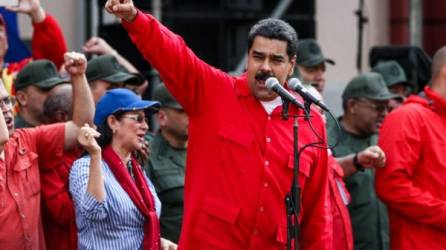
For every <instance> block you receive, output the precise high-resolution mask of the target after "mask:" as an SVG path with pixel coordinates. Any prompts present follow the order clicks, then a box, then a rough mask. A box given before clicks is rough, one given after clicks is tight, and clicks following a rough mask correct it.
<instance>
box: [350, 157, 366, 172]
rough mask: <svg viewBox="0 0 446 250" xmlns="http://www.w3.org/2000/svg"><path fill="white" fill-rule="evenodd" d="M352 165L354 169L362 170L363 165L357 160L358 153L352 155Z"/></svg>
mask: <svg viewBox="0 0 446 250" xmlns="http://www.w3.org/2000/svg"><path fill="white" fill-rule="evenodd" d="M353 166H355V168H356V170H358V171H361V172H364V166H362V165H361V163H359V160H358V153H355V156H353Z"/></svg>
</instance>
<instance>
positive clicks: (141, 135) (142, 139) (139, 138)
mask: <svg viewBox="0 0 446 250" xmlns="http://www.w3.org/2000/svg"><path fill="white" fill-rule="evenodd" d="M144 136H145V134H139V135H138V142H139V143H144V141H145V139H144Z"/></svg>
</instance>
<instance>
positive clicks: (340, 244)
mask: <svg viewBox="0 0 446 250" xmlns="http://www.w3.org/2000/svg"><path fill="white" fill-rule="evenodd" d="M328 166H329V167H330V175H329V178H328V179H329V180H330V200H331V209H332V214H333V250H353V232H352V223H351V221H350V214H349V213H348V208H347V204H348V203H349V202H350V201H351V198H350V194H349V192H348V190H347V188H346V187H345V184H344V180H343V178H344V171H343V170H342V167H341V166H340V165H339V163H337V162H336V160H335V158H334V157H333V156H332V155H330V156H329V157H328Z"/></svg>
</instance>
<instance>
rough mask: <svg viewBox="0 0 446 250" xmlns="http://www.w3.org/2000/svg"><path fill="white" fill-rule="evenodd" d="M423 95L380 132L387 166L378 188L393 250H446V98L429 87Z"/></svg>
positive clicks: (379, 173)
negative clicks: (423, 96) (387, 212)
mask: <svg viewBox="0 0 446 250" xmlns="http://www.w3.org/2000/svg"><path fill="white" fill-rule="evenodd" d="M425 93H426V96H427V98H426V99H425V98H421V97H418V96H412V97H410V98H409V99H408V100H407V102H406V103H405V104H404V105H403V106H402V107H400V108H398V109H396V110H395V111H393V112H392V113H390V114H389V115H388V116H387V118H386V119H385V121H384V124H383V127H382V129H381V131H380V138H379V146H380V147H381V148H382V149H383V150H384V152H385V153H386V157H387V165H386V167H384V168H382V169H379V170H378V171H377V173H376V189H377V193H378V195H379V197H380V198H381V199H382V201H384V202H385V203H386V204H387V206H388V210H389V220H390V242H391V247H392V249H395V250H397V249H398V250H399V249H411V250H416V249H445V247H446V132H445V131H446V99H444V98H442V97H441V96H440V95H439V94H437V93H436V92H434V91H433V90H432V89H430V88H429V87H426V88H425Z"/></svg>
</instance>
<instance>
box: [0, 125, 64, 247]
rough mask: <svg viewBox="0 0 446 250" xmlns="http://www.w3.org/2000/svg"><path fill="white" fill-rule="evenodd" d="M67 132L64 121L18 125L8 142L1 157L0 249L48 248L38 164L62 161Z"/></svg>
mask: <svg viewBox="0 0 446 250" xmlns="http://www.w3.org/2000/svg"><path fill="white" fill-rule="evenodd" d="M64 133H65V126H64V124H62V123H58V124H51V125H46V126H39V127H36V128H29V129H17V130H16V131H15V132H14V134H13V135H12V136H11V137H10V138H9V140H8V142H7V143H6V144H5V151H4V152H5V158H4V161H3V160H0V195H1V196H0V197H1V199H0V225H2V226H1V227H0V246H1V249H32V250H34V249H45V241H44V236H43V230H42V221H41V218H40V215H41V214H40V211H41V210H40V199H41V196H40V194H41V192H40V191H41V184H40V180H39V178H40V176H39V167H41V166H44V165H45V164H51V163H52V162H60V161H61V157H62V155H63V151H64V144H63V142H64V140H63V138H64Z"/></svg>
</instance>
